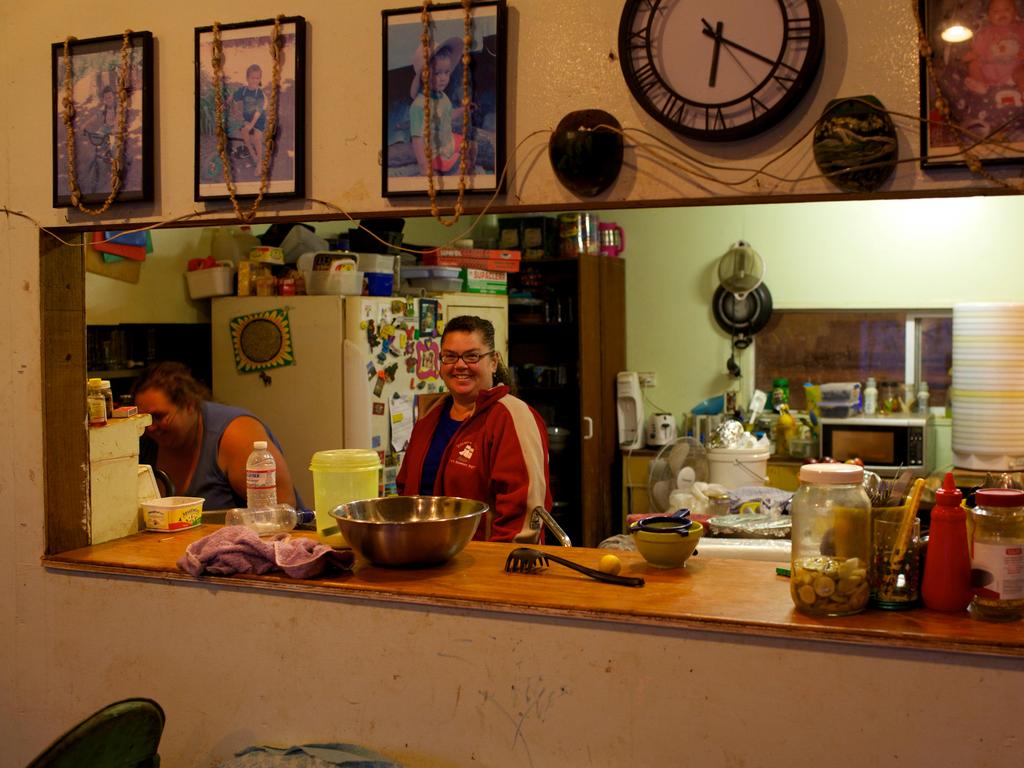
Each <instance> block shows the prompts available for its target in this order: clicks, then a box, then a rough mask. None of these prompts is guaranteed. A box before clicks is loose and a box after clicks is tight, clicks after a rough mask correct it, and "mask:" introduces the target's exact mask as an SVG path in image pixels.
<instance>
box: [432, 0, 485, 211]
mask: <svg viewBox="0 0 1024 768" xmlns="http://www.w3.org/2000/svg"><path fill="white" fill-rule="evenodd" d="M470 5H471V0H462V13H463V19H462V143H461V144H460V145H459V196H458V197H457V198H456V200H455V207H454V215H453V216H452V218H450V219H444V218H442V217H441V212H440V209H439V208H438V206H437V188H436V186H435V185H434V149H433V146H432V143H431V142H432V138H433V137H432V135H431V133H432V132H431V126H430V112H431V103H432V99H431V89H430V58H431V45H430V42H431V40H430V10H429V9H430V0H423V8H422V10H421V11H420V20H421V21H422V23H423V32H422V34H421V35H420V42H421V44H422V45H421V47H422V49H423V71H422V73H421V76H422V78H423V154H424V156H425V157H426V160H427V191H428V193H429V194H430V213H431V215H432V216H433V217H434V218H435V219H437V220H438V221H439V222H440V223H441V224H444V225H445V226H446V227H450V226H452V225H454V224H455V223H456V222H458V220H459V217H460V216H462V210H463V209H462V201H463V198H464V197H465V195H466V176H467V171H468V167H467V165H468V163H467V162H466V155H467V153H468V151H469V104H470V98H469V65H470V61H471V59H470V50H471V49H472V47H473V14H472V11H471V10H470Z"/></svg>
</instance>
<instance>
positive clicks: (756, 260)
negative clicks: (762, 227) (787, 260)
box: [718, 240, 764, 301]
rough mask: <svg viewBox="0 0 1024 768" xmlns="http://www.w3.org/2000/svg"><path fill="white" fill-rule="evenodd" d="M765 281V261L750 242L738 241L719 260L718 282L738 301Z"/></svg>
mask: <svg viewBox="0 0 1024 768" xmlns="http://www.w3.org/2000/svg"><path fill="white" fill-rule="evenodd" d="M763 280H764V259H763V258H762V257H761V254H759V253H758V252H757V251H755V250H754V249H753V248H752V247H751V246H750V243H748V242H745V241H743V240H737V241H736V242H735V243H733V244H732V245H731V246H729V250H727V251H726V252H725V253H724V254H722V258H720V259H719V260H718V282H719V283H721V284H722V287H723V288H725V290H727V291H729V292H730V293H732V294H733V295H734V296H735V297H736V300H737V301H743V300H744V299H745V298H746V297H747V294H748V293H750V292H751V291H752V290H754V289H755V288H757V286H759V285H760V284H761V282H762V281H763Z"/></svg>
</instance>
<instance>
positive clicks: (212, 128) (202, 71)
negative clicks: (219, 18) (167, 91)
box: [195, 16, 306, 200]
mask: <svg viewBox="0 0 1024 768" xmlns="http://www.w3.org/2000/svg"><path fill="white" fill-rule="evenodd" d="M273 35H274V20H273V19H264V20H262V21H251V22H243V23H239V24H222V25H221V26H220V39H221V50H222V54H223V55H222V72H221V73H220V83H219V87H220V89H221V96H222V110H221V116H220V117H221V122H222V125H223V127H224V132H225V136H226V140H227V147H226V153H225V154H226V155H227V161H228V163H229V164H230V170H231V178H232V180H233V181H234V184H235V194H236V197H239V198H242V197H255V196H256V195H258V194H259V191H260V170H261V169H262V167H263V165H262V163H263V152H264V148H265V140H266V130H267V112H268V110H269V108H270V103H271V98H272V97H273V78H274V74H273V73H274V60H273V55H272V48H271V45H272V41H273ZM280 35H281V62H280V87H279V90H278V101H277V131H276V133H275V136H274V146H273V155H272V157H271V160H270V169H269V170H270V174H269V180H268V185H267V193H266V195H265V196H266V197H301V196H302V195H304V194H305V182H306V170H305V169H306V150H305V130H306V123H305V116H306V20H305V19H304V18H303V17H301V16H289V17H286V18H284V19H282V20H281V30H280ZM195 62H196V84H195V99H196V116H195V120H196V146H195V199H196V200H217V199H224V198H227V197H229V193H228V186H227V183H226V182H225V180H224V164H223V161H222V160H221V156H220V152H219V150H218V147H217V108H216V94H215V92H214V82H215V80H216V76H215V74H214V71H213V27H199V28H198V29H196V32H195Z"/></svg>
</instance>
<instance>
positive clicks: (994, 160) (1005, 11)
mask: <svg viewBox="0 0 1024 768" xmlns="http://www.w3.org/2000/svg"><path fill="white" fill-rule="evenodd" d="M1018 6H1019V3H1018V2H1016V0H919V10H920V14H921V23H922V25H923V27H924V31H925V34H926V35H927V36H928V40H929V42H930V43H931V48H932V60H931V67H930V68H929V67H928V62H926V61H925V59H924V58H923V57H922V58H921V118H922V122H921V165H922V167H925V168H940V167H951V166H964V165H965V159H964V157H963V154H962V152H961V149H960V146H959V145H958V141H957V138H958V134H959V138H960V143H962V144H963V146H964V147H966V148H968V149H971V150H972V152H973V153H974V154H976V155H977V157H978V158H979V159H980V160H981V162H982V163H984V164H999V165H1004V164H1012V163H1021V162H1024V19H1022V18H1021V16H1020V11H1019V10H1018ZM953 22H957V23H958V24H959V25H961V26H962V27H963V28H965V29H966V30H967V31H969V32H970V33H971V35H970V37H969V38H968V39H965V40H962V41H960V42H951V41H950V40H949V39H944V38H943V33H946V38H951V37H953V36H951V35H949V34H948V32H949V29H950V27H951V25H952V23H953ZM964 36H966V35H961V37H964ZM953 39H956V38H955V37H953ZM940 92H941V94H942V96H943V97H944V98H945V99H946V101H947V102H948V103H949V114H950V122H949V123H945V122H944V121H943V118H942V113H941V112H940V110H939V108H938V107H937V106H936V98H937V96H938V95H939V93H940Z"/></svg>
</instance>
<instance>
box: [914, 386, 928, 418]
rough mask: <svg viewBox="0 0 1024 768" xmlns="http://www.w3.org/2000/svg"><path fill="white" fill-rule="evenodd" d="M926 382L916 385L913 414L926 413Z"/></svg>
mask: <svg viewBox="0 0 1024 768" xmlns="http://www.w3.org/2000/svg"><path fill="white" fill-rule="evenodd" d="M928 398H929V392H928V382H927V381H922V382H921V383H920V384H918V385H917V401H916V402H915V403H914V412H915V413H928Z"/></svg>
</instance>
